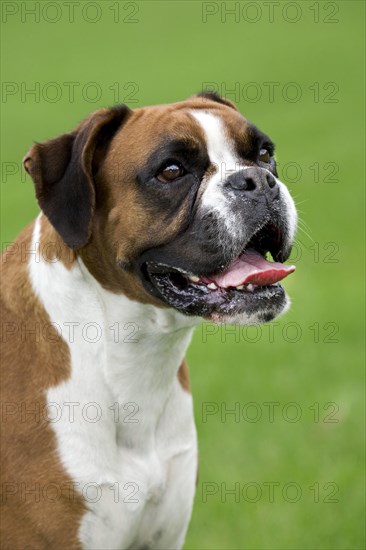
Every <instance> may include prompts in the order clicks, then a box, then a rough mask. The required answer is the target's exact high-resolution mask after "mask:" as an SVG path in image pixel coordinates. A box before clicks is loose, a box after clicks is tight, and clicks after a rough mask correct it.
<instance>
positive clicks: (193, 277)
mask: <svg viewBox="0 0 366 550" xmlns="http://www.w3.org/2000/svg"><path fill="white" fill-rule="evenodd" d="M188 278H189V280H190V281H192V283H198V281H199V280H200V278H199V277H197V275H189V276H188Z"/></svg>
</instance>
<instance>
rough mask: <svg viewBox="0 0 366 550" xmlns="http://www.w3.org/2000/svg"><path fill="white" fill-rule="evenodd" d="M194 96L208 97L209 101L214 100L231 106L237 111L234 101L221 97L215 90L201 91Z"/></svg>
mask: <svg viewBox="0 0 366 550" xmlns="http://www.w3.org/2000/svg"><path fill="white" fill-rule="evenodd" d="M196 97H202V98H203V99H210V100H211V101H216V103H222V104H223V105H226V106H227V107H231V108H232V109H235V111H238V108H237V107H236V105H235V103H233V102H232V101H230V99H226V97H221V96H220V95H219V94H217V93H216V92H209V91H206V92H205V91H203V92H200V93H199V94H197V95H196Z"/></svg>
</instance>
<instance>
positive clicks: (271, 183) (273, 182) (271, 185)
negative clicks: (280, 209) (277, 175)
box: [266, 174, 276, 189]
mask: <svg viewBox="0 0 366 550" xmlns="http://www.w3.org/2000/svg"><path fill="white" fill-rule="evenodd" d="M266 180H267V183H268V187H269V188H270V189H273V188H274V186H275V185H276V180H275V179H274V177H273V176H271V175H270V174H267V176H266Z"/></svg>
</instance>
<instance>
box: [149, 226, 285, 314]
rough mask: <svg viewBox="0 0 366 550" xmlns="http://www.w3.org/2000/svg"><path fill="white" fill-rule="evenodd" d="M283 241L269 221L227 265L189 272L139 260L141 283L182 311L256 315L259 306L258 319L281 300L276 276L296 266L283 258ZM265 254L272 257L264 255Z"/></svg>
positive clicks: (274, 310) (279, 305) (274, 311)
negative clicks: (140, 262) (140, 263)
mask: <svg viewBox="0 0 366 550" xmlns="http://www.w3.org/2000/svg"><path fill="white" fill-rule="evenodd" d="M283 242H284V239H283V235H282V232H281V230H280V229H279V228H278V227H277V226H275V225H273V224H271V223H268V224H266V225H264V227H262V228H261V229H259V230H257V231H256V232H255V233H254V235H252V237H251V238H250V240H249V241H248V242H247V244H246V245H245V247H244V248H243V249H242V251H241V253H240V254H239V255H238V256H237V257H236V258H234V259H233V260H232V261H231V262H230V263H229V264H228V265H227V266H225V265H220V266H218V267H217V268H216V269H215V268H214V269H213V270H212V272H210V273H200V272H198V273H192V272H187V271H185V270H184V269H181V268H179V267H176V266H170V265H167V264H165V263H161V262H154V261H147V262H146V263H145V264H143V266H142V273H143V278H144V282H145V286H146V285H147V286H148V287H149V289H150V291H152V292H153V294H155V296H157V297H158V298H160V299H161V300H162V301H163V302H165V303H166V304H168V305H169V306H171V307H174V308H175V309H177V310H179V311H180V312H182V313H184V314H186V315H199V316H201V317H204V318H206V319H211V320H219V319H220V318H221V317H228V316H229V317H232V316H235V315H240V314H246V315H247V316H248V317H250V316H254V315H256V316H258V314H259V313H261V312H262V317H263V319H262V321H263V320H265V321H266V320H271V319H273V318H274V317H275V316H276V315H277V314H278V313H279V312H280V311H281V310H282V309H283V308H284V306H285V304H286V295H285V291H284V289H283V287H282V286H281V285H280V284H279V281H281V280H282V279H284V278H285V277H287V276H288V275H290V273H293V272H294V271H295V266H293V265H290V266H288V265H284V264H283V263H282V261H285V260H286V259H287V257H288V255H289V251H288V252H285V251H284V246H283ZM269 254H271V256H272V258H273V259H274V260H275V261H270V260H269V259H267V256H268V255H269ZM277 260H280V261H277ZM213 267H214V266H213Z"/></svg>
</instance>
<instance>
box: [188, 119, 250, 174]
mask: <svg viewBox="0 0 366 550" xmlns="http://www.w3.org/2000/svg"><path fill="white" fill-rule="evenodd" d="M191 114H192V115H193V117H194V118H195V119H196V120H197V122H198V123H199V125H200V126H201V128H202V129H203V131H204V134H205V138H206V145H207V152H208V156H209V158H210V161H211V163H213V164H214V165H216V166H217V168H218V169H220V168H222V169H223V170H224V173H225V170H226V171H235V170H238V169H239V164H240V162H239V157H238V155H237V154H236V153H235V148H234V144H233V143H232V142H231V140H230V138H229V136H228V134H227V132H226V131H225V126H224V123H223V121H222V119H221V118H220V117H218V116H216V115H213V114H212V113H208V112H207V111H198V110H197V111H194V110H192V111H191ZM222 165H224V166H222Z"/></svg>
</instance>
